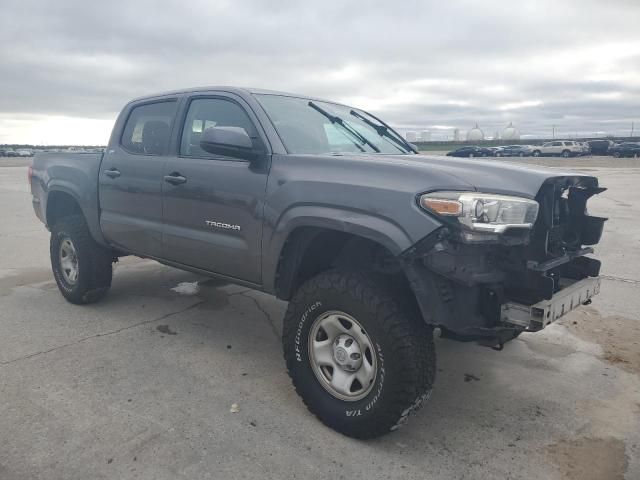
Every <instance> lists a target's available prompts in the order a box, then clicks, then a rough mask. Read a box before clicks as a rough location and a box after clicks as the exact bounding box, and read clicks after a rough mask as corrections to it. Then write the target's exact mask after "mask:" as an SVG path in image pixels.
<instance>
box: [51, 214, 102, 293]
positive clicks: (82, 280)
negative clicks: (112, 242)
mask: <svg viewBox="0 0 640 480" xmlns="http://www.w3.org/2000/svg"><path fill="white" fill-rule="evenodd" d="M49 250H50V255H51V268H52V270H53V276H54V278H55V279H56V283H57V284H58V289H59V290H60V293H62V295H63V296H64V298H66V299H67V300H68V301H69V302H71V303H75V304H85V303H92V302H95V301H98V300H100V299H101V298H102V297H104V295H105V294H106V293H107V291H108V290H109V288H110V287H111V277H112V268H111V264H112V255H111V252H110V251H109V250H107V249H105V248H102V247H101V246H100V245H98V244H97V243H96V242H95V240H93V238H92V237H91V234H90V233H89V229H88V228H87V224H86V222H85V220H84V218H83V217H82V216H80V215H74V216H69V217H64V218H62V219H60V220H59V221H58V222H57V223H56V224H55V225H54V226H53V228H52V229H51V240H50V245H49Z"/></svg>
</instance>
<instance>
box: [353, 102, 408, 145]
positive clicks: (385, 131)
mask: <svg viewBox="0 0 640 480" xmlns="http://www.w3.org/2000/svg"><path fill="white" fill-rule="evenodd" d="M350 113H351V115H353V116H354V117H356V118H359V119H360V120H362V121H363V122H364V123H366V124H367V125H369V126H370V127H371V128H373V129H374V130H375V131H376V132H378V135H380V136H381V137H386V138H388V139H389V140H391V141H392V142H393V143H395V144H396V145H399V146H400V147H402V150H403V151H405V150H409V151H410V152H414V153H417V152H416V151H415V150H414V148H413V147H412V146H411V145H410V144H409V143H408V142H406V141H405V140H404V139H403V138H399V137H398V136H396V135H392V134H391V133H390V132H393V130H391V129H390V128H389V127H388V126H387V125H386V124H385V123H384V122H382V120H380V119H378V118H376V117H373V118H375V119H376V120H378V122H380V123H379V124H378V123H374V122H372V121H371V120H369V119H368V118H367V117H365V116H364V115H362V114H361V113H358V112H356V111H355V110H351V112H350ZM394 133H395V132H394Z"/></svg>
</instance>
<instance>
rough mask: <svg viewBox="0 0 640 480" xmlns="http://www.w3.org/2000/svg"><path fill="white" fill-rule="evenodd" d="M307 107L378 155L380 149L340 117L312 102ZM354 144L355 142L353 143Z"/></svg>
mask: <svg viewBox="0 0 640 480" xmlns="http://www.w3.org/2000/svg"><path fill="white" fill-rule="evenodd" d="M308 105H309V106H310V107H311V108H313V109H314V110H316V111H317V112H318V113H320V114H322V115H324V116H325V117H327V118H328V119H329V121H330V122H331V123H333V124H337V125H340V126H341V127H342V128H343V129H344V130H346V131H347V132H349V133H350V134H351V135H352V136H353V137H355V138H357V139H358V140H359V141H360V142H362V144H363V145H368V146H369V147H371V148H372V149H373V150H374V151H375V152H376V153H380V149H379V148H378V147H376V146H375V145H374V144H373V143H371V141H370V140H369V139H367V137H365V136H364V135H362V134H361V133H360V132H358V131H357V130H356V129H354V128H353V127H351V125H349V124H348V123H347V122H345V121H344V120H342V119H341V118H340V117H338V116H336V115H332V114H330V113H329V112H327V111H326V110H325V109H324V108H322V107H320V106H319V105H317V104H315V103H313V102H312V101H310V102H309V103H308ZM354 143H355V142H354ZM356 146H357V147H358V148H360V150H361V151H363V152H364V149H363V148H362V147H361V146H360V145H358V144H356Z"/></svg>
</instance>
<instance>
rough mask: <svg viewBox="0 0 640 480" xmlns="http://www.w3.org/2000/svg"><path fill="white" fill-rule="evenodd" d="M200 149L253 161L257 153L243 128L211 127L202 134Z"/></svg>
mask: <svg viewBox="0 0 640 480" xmlns="http://www.w3.org/2000/svg"><path fill="white" fill-rule="evenodd" d="M200 148H202V149H203V150H204V151H205V152H208V153H212V154H214V155H225V156H227V157H233V158H240V159H243V160H253V159H254V158H255V157H256V156H257V153H256V151H255V150H254V149H253V142H252V141H251V138H250V137H249V135H248V134H247V131H246V130H245V129H244V128H242V127H210V128H207V129H206V130H205V131H204V132H202V136H201V137H200Z"/></svg>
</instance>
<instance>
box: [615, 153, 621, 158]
mask: <svg viewBox="0 0 640 480" xmlns="http://www.w3.org/2000/svg"><path fill="white" fill-rule="evenodd" d="M613 156H614V157H616V158H620V157H621V156H622V155H621V154H620V152H614V153H613Z"/></svg>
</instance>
